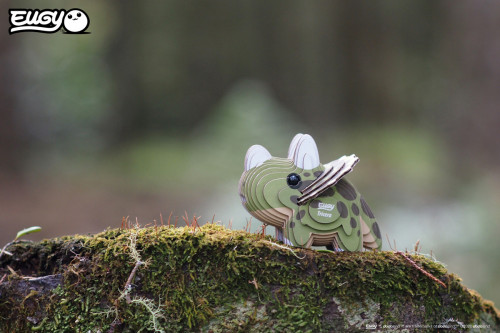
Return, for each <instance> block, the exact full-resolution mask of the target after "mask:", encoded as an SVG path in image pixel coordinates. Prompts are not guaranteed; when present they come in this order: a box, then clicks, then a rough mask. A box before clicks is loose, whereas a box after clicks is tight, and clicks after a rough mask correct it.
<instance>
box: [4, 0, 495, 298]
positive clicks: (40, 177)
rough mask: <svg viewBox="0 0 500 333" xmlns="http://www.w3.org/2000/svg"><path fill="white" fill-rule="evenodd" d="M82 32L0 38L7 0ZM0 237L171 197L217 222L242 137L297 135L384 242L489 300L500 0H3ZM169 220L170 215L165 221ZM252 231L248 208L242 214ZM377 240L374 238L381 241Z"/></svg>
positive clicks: (80, 228)
mask: <svg viewBox="0 0 500 333" xmlns="http://www.w3.org/2000/svg"><path fill="white" fill-rule="evenodd" d="M73 7H76V8H81V9H83V10H84V11H85V12H86V13H87V14H88V15H89V17H90V27H89V28H88V31H89V32H90V34H84V35H69V34H63V33H62V32H59V33H56V34H41V33H33V32H24V33H18V34H14V35H9V34H8V28H9V22H8V16H7V13H8V9H9V8H40V9H45V8H65V9H70V8H73ZM0 12H1V13H3V14H2V19H1V20H0V31H1V33H0V227H1V230H2V232H1V234H0V243H1V244H5V243H6V242H7V241H9V240H11V239H12V238H13V237H14V236H15V234H16V232H17V231H18V230H20V229H22V228H24V227H28V226H32V225H40V226H41V227H42V228H43V230H42V232H41V233H39V234H36V235H33V236H29V237H30V238H31V239H41V238H44V237H55V236H62V235H65V234H73V233H95V232H99V231H102V230H103V229H105V228H107V227H113V228H115V227H119V226H120V224H121V219H122V217H124V216H130V219H131V220H135V218H136V217H137V218H138V220H139V222H140V223H141V224H143V225H144V224H148V223H152V222H153V220H155V219H156V220H157V221H159V219H160V213H162V215H163V217H164V219H165V218H166V217H167V216H168V215H169V214H170V212H171V211H172V212H173V216H180V215H183V214H184V211H185V210H186V211H187V212H188V214H189V215H190V216H192V215H193V214H196V215H197V216H200V215H201V216H202V218H201V219H202V220H203V221H207V220H211V219H212V217H213V214H215V216H216V217H215V219H216V220H220V221H222V223H224V224H225V225H228V223H229V221H230V220H232V225H233V228H244V227H245V224H246V219H247V218H249V217H250V215H249V214H248V213H246V211H245V210H244V209H243V207H242V206H241V203H240V201H239V197H238V193H237V183H238V180H239V177H240V175H241V172H242V171H243V159H244V155H245V153H246V150H247V148H248V147H250V146H251V145H252V144H262V145H264V146H266V147H267V148H268V149H269V151H270V152H271V153H272V154H273V155H275V156H285V154H286V152H287V149H288V144H289V142H290V140H291V139H292V137H293V136H294V135H295V134H296V133H298V132H302V133H309V134H311V135H312V136H313V137H314V138H315V139H316V141H317V144H318V147H319V152H320V156H321V160H322V162H324V163H325V162H329V161H331V160H334V159H336V158H338V157H340V156H342V155H344V154H351V153H355V154H357V155H358V156H359V157H360V159H361V162H360V163H359V164H358V166H357V167H356V169H355V172H354V173H353V174H352V175H350V176H349V179H351V180H352V181H353V182H354V184H356V186H357V187H358V189H360V191H361V192H362V193H363V194H364V196H365V197H366V198H367V201H368V202H369V203H370V205H371V207H372V209H373V210H374V211H375V214H376V215H377V217H378V219H379V223H380V225H381V228H382V234H383V235H384V241H386V240H385V235H386V234H387V235H388V237H389V238H390V239H391V241H392V240H394V241H395V242H396V245H397V248H398V249H399V250H404V249H405V248H408V249H413V246H414V244H415V242H417V240H420V244H421V245H422V252H423V253H431V251H432V254H433V255H434V256H435V257H436V258H437V259H438V260H439V261H442V262H444V263H445V264H447V265H448V269H449V270H450V271H452V272H456V273H458V274H459V275H460V276H461V277H462V278H463V279H464V282H465V284H466V285H467V286H469V287H471V288H473V289H476V290H478V291H479V292H480V293H482V294H483V295H484V296H485V297H486V298H490V299H492V300H494V301H496V303H497V304H499V303H500V279H499V278H498V276H500V265H499V262H500V242H499V239H500V221H499V218H500V134H499V125H500V2H498V1H492V0H487V1H472V0H471V1H400V0H397V1H396V0H394V1H370V2H366V1H250V0H245V1H237V2H236V1H200V2H188V1H133V2H132V1H129V2H124V1H117V0H114V1H83V2H82V1H54V0H46V1H43V2H42V1H26V0H25V1H21V0H16V1H14V0H2V1H1V2H0ZM179 224H181V223H179ZM258 227H259V223H258V222H257V221H255V220H254V221H253V223H252V229H253V230H256V229H257V228H258ZM384 249H387V250H388V249H390V248H389V246H388V244H387V242H385V244H384Z"/></svg>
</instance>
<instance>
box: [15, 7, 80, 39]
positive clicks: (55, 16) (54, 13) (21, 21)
mask: <svg viewBox="0 0 500 333" xmlns="http://www.w3.org/2000/svg"><path fill="white" fill-rule="evenodd" d="M9 14H10V25H11V26H10V29H9V34H14V33H16V32H23V31H32V32H42V33H49V34H50V33H54V32H57V31H59V29H61V26H63V27H64V30H65V32H66V33H70V34H82V33H86V32H85V29H87V28H88V27H89V24H90V19H89V16H88V15H87V14H86V13H85V12H84V11H83V10H81V9H78V8H73V9H70V10H69V11H66V10H64V9H44V10H38V9H9Z"/></svg>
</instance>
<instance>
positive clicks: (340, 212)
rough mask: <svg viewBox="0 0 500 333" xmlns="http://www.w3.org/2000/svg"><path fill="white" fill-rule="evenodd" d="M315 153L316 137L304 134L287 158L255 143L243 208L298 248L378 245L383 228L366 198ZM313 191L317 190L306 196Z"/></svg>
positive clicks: (249, 156) (245, 181) (245, 177)
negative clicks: (274, 154) (327, 173)
mask: <svg viewBox="0 0 500 333" xmlns="http://www.w3.org/2000/svg"><path fill="white" fill-rule="evenodd" d="M297 137H299V138H298V139H297ZM317 155H318V153H317V148H316V144H315V143H314V140H313V139H312V137H310V136H309V135H303V134H298V135H297V136H296V137H295V138H294V140H292V143H291V145H290V149H289V154H288V158H279V157H272V156H271V155H270V154H269V152H267V150H265V148H264V147H262V146H252V147H251V148H250V149H249V151H248V152H247V156H246V158H245V171H244V172H243V174H242V176H241V180H240V186H239V191H240V197H241V200H242V203H243V205H244V207H245V208H246V209H247V210H248V212H249V213H250V214H251V215H252V216H254V217H255V218H257V219H259V220H260V221H262V222H263V223H265V224H267V225H271V226H274V227H276V230H277V237H278V238H280V239H281V240H283V241H285V242H287V243H290V244H292V245H294V246H300V247H310V246H327V247H328V248H333V249H336V250H340V249H342V250H347V251H360V250H362V249H363V248H370V249H380V248H381V245H382V241H381V234H380V230H379V226H378V223H377V222H376V220H375V217H374V215H373V213H372V211H371V210H370V208H369V206H368V205H367V204H366V202H365V200H364V199H363V197H362V196H361V195H360V193H359V192H358V191H357V190H356V188H355V187H354V186H353V185H352V184H351V183H350V182H349V181H347V180H346V179H345V178H342V176H343V174H342V175H340V176H339V174H341V173H339V172H337V174H335V170H334V171H332V167H331V166H330V165H323V164H321V163H319V157H318V156H317ZM352 156H354V155H352ZM353 161H354V164H355V163H356V162H357V157H355V160H353ZM332 163H333V162H332ZM344 164H345V163H344ZM344 164H343V165H344ZM354 164H353V165H354ZM353 165H352V166H353ZM325 169H327V171H328V172H329V174H331V175H334V176H332V177H331V178H332V179H333V180H331V182H334V185H332V186H327V185H328V184H329V183H328V182H327V181H325V180H323V179H321V178H322V177H325V175H323V173H325V172H326V171H325ZM333 169H334V168H333ZM338 169H340V167H339V168H338ZM351 169H352V167H351ZM349 171H350V170H349ZM322 175H323V176H322ZM335 175H336V176H337V178H339V179H335ZM322 185H323V187H324V188H321V186H322ZM311 187H312V189H311ZM315 189H320V190H316V191H315ZM310 192H314V193H316V194H315V195H312V196H311V195H309V197H308V196H306V195H304V193H310ZM304 197H305V198H306V199H307V200H305V201H304ZM301 200H302V201H301Z"/></svg>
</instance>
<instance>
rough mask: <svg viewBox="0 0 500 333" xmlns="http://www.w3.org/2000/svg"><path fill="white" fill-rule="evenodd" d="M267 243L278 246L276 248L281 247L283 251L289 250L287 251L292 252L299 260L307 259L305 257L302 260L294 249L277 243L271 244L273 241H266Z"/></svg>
mask: <svg viewBox="0 0 500 333" xmlns="http://www.w3.org/2000/svg"><path fill="white" fill-rule="evenodd" d="M265 242H266V243H268V244H271V245H272V246H276V247H279V248H280V249H283V250H287V251H290V252H292V254H293V255H294V256H295V257H297V258H298V259H301V260H302V259H305V258H306V256H305V255H304V256H303V257H302V258H301V257H299V256H298V255H297V254H296V253H295V252H294V251H293V249H292V248H289V247H288V246H285V245H280V244H277V243H274V242H271V241H265Z"/></svg>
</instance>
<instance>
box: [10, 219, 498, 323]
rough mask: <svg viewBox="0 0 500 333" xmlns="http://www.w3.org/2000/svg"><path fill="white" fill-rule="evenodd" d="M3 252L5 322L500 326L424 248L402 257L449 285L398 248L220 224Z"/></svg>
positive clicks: (78, 238)
mask: <svg viewBox="0 0 500 333" xmlns="http://www.w3.org/2000/svg"><path fill="white" fill-rule="evenodd" d="M133 238H135V241H134V242H131V239H133ZM134 250H137V253H136V254H139V255H140V259H141V260H142V261H143V263H144V264H143V265H136V263H137V260H138V259H137V257H136V258H135V259H134V258H133V257H134V255H132V254H133V253H134ZM9 251H10V252H12V254H13V255H12V256H9V257H7V256H4V257H2V258H1V261H0V278H2V277H4V280H3V282H2V283H1V284H0V318H1V320H0V331H2V332H11V331H19V332H24V331H30V330H32V331H40V332H88V331H90V332H154V331H157V332H158V331H164V332H189V331H192V332H200V331H202V332H242V331H247V332H272V331H274V332H285V331H286V332H308V331H309V332H339V331H365V330H366V329H367V328H372V327H376V329H380V330H383V331H390V330H394V331H398V330H400V329H401V328H405V329H406V330H407V331H408V332H413V331H415V332H417V331H418V332H422V331H430V332H432V331H435V330H436V327H437V326H436V325H443V327H455V328H458V329H460V330H468V331H474V330H475V328H474V326H473V325H480V327H481V328H482V330H481V331H488V330H490V331H498V330H500V319H499V314H498V311H497V310H496V309H495V307H494V306H493V304H492V303H491V302H488V301H484V300H483V299H482V298H481V297H480V296H479V295H478V294H476V293H475V292H473V291H471V290H469V289H467V288H466V287H464V286H463V285H462V284H461V282H460V279H459V278H458V277H457V276H456V275H454V274H450V273H448V272H447V271H446V269H445V268H444V267H443V266H442V265H441V264H439V263H437V262H435V261H433V260H431V259H429V258H427V257H424V256H421V255H408V257H409V258H411V260H412V261H414V262H415V263H416V264H417V265H418V266H419V267H421V268H422V269H424V270H425V271H426V272H428V273H430V274H432V275H433V276H434V277H436V278H437V279H439V280H440V281H442V282H443V283H444V284H445V285H446V288H444V287H443V286H441V285H440V284H438V283H437V282H436V281H433V280H432V279H430V278H429V277H428V276H426V275H424V274H422V273H421V272H420V271H419V270H417V269H415V267H413V266H412V265H410V264H409V263H408V261H407V260H405V258H404V257H403V256H401V255H397V254H396V253H394V252H340V253H322V252H318V251H315V250H306V249H298V248H289V247H287V246H284V245H283V244H278V243H276V241H275V240H274V239H272V238H270V237H262V236H260V235H256V234H249V233H246V232H244V231H234V230H229V229H226V228H224V227H222V226H220V225H216V224H206V225H204V226H202V227H198V228H193V227H183V228H173V227H167V226H164V227H150V228H142V229H137V228H133V229H126V230H120V229H113V230H107V231H104V232H102V233H99V234H96V235H92V236H82V235H75V236H71V237H62V238H56V239H50V240H44V241H41V242H38V243H21V244H16V245H14V246H12V247H10V248H9ZM136 266H137V269H136V271H135V272H134V274H133V276H132V275H131V273H132V270H133V269H134V267H136ZM129 280H132V281H131V283H130V284H127V281H129ZM376 329H375V331H376Z"/></svg>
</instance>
